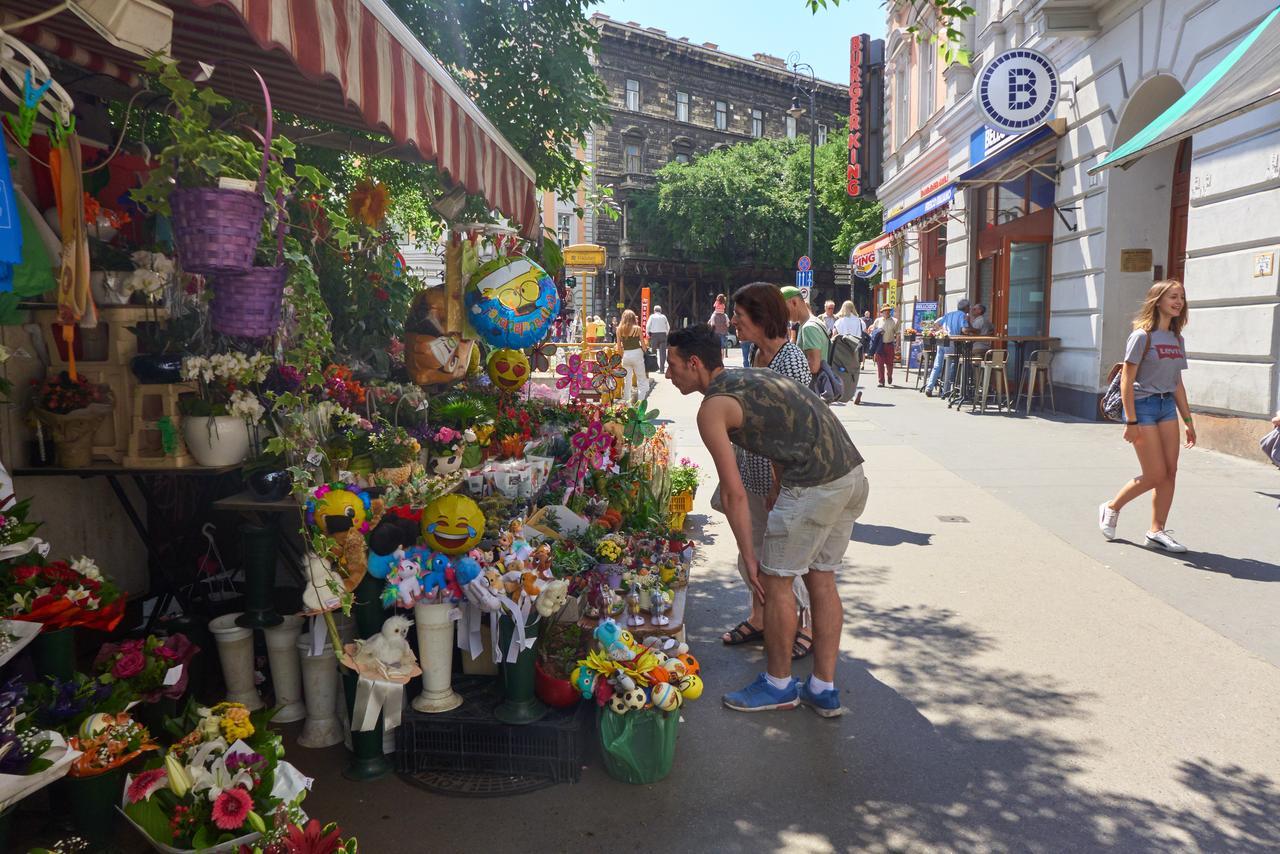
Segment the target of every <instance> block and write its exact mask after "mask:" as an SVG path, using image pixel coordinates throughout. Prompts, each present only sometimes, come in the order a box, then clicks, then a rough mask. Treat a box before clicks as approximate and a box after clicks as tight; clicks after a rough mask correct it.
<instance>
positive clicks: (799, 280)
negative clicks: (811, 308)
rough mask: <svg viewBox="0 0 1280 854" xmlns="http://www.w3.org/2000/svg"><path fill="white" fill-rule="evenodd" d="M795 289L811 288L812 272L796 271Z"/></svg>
mask: <svg viewBox="0 0 1280 854" xmlns="http://www.w3.org/2000/svg"><path fill="white" fill-rule="evenodd" d="M796 287H797V288H801V289H803V288H811V287H813V271H812V270H796Z"/></svg>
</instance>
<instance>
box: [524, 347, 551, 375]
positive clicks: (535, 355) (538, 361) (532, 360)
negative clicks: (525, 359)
mask: <svg viewBox="0 0 1280 854" xmlns="http://www.w3.org/2000/svg"><path fill="white" fill-rule="evenodd" d="M555 354H556V345H555V344H552V343H551V342H550V341H543V342H542V343H541V344H535V345H534V347H533V350H532V352H531V353H530V354H529V364H530V365H531V366H532V367H533V369H534V370H535V371H549V370H551V357H552V356H554V355H555Z"/></svg>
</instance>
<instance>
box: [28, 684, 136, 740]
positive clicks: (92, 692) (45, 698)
mask: <svg viewBox="0 0 1280 854" xmlns="http://www.w3.org/2000/svg"><path fill="white" fill-rule="evenodd" d="M126 704H127V701H124V700H123V699H120V698H117V697H116V696H115V694H114V691H113V688H112V686H111V685H108V684H106V683H105V682H103V681H101V680H100V679H97V678H91V677H89V676H85V675H84V674H83V673H77V674H75V675H74V677H73V678H71V679H67V680H62V679H59V678H58V677H56V676H50V677H49V678H48V679H46V680H45V681H44V682H37V683H34V684H32V685H31V686H30V690H29V691H28V693H27V697H26V699H25V701H24V703H23V712H24V713H25V714H26V715H27V716H28V718H30V719H31V720H32V721H34V722H35V723H36V724H38V725H39V726H41V727H44V728H46V729H51V730H53V731H55V732H57V733H60V734H62V735H73V734H75V733H76V732H77V731H78V729H79V727H80V724H81V722H83V721H84V720H85V719H86V718H87V717H88V716H89V714H90V713H91V712H93V711H94V710H101V711H123V709H124V707H125V705H126Z"/></svg>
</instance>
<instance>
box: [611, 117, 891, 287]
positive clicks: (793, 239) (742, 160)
mask: <svg viewBox="0 0 1280 854" xmlns="http://www.w3.org/2000/svg"><path fill="white" fill-rule="evenodd" d="M847 160H848V142H847V136H846V135H843V134H832V136H831V138H830V139H829V140H828V142H827V144H826V145H823V146H820V147H819V148H818V149H817V151H816V153H815V167H814V188H815V199H816V204H815V210H814V229H813V241H814V256H815V257H814V259H813V261H814V267H815V269H819V270H824V269H825V270H829V269H831V267H832V265H833V264H838V263H847V261H848V257H849V250H850V249H851V248H853V246H855V245H857V244H858V243H859V242H861V241H863V240H866V239H867V238H869V237H873V236H875V235H876V234H878V233H879V232H880V215H881V214H880V205H879V204H877V203H875V202H871V201H867V200H865V199H853V198H850V197H849V195H848V193H847V192H846V190H845V164H846V163H847ZM657 181H658V183H657V187H656V188H655V189H654V190H652V191H649V192H646V193H642V194H633V195H632V200H633V201H632V209H631V217H630V221H629V225H630V227H631V228H632V229H633V230H634V233H635V234H636V236H637V239H638V240H640V241H642V242H644V243H645V244H646V245H647V247H648V251H649V252H650V253H651V254H654V255H659V256H665V257H673V258H682V259H687V260H691V261H698V262H702V263H705V264H707V265H708V266H709V267H711V268H712V269H714V270H717V271H720V272H722V273H727V272H728V271H729V270H732V269H734V268H736V267H756V266H759V267H781V268H784V269H790V268H791V267H792V266H793V265H794V263H795V259H796V258H797V257H799V256H800V255H802V254H804V252H805V249H806V243H807V237H808V234H807V229H808V209H809V145H808V140H804V139H761V140H756V141H754V142H750V143H743V144H741V145H736V146H733V147H731V148H726V149H720V150H718V151H712V152H709V153H707V154H704V155H702V156H701V157H699V158H697V159H696V160H694V161H693V162H692V163H689V164H680V163H670V164H668V165H667V166H665V167H663V168H662V169H661V170H659V171H658V173H657Z"/></svg>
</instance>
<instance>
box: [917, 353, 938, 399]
mask: <svg viewBox="0 0 1280 854" xmlns="http://www.w3.org/2000/svg"><path fill="white" fill-rule="evenodd" d="M937 355H938V349H937V348H936V347H934V348H932V349H929V350H924V349H922V350H921V351H920V370H919V371H918V372H917V373H916V391H923V390H924V384H925V381H926V380H928V379H929V371H931V370H933V358H934V357H935V356H937Z"/></svg>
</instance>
